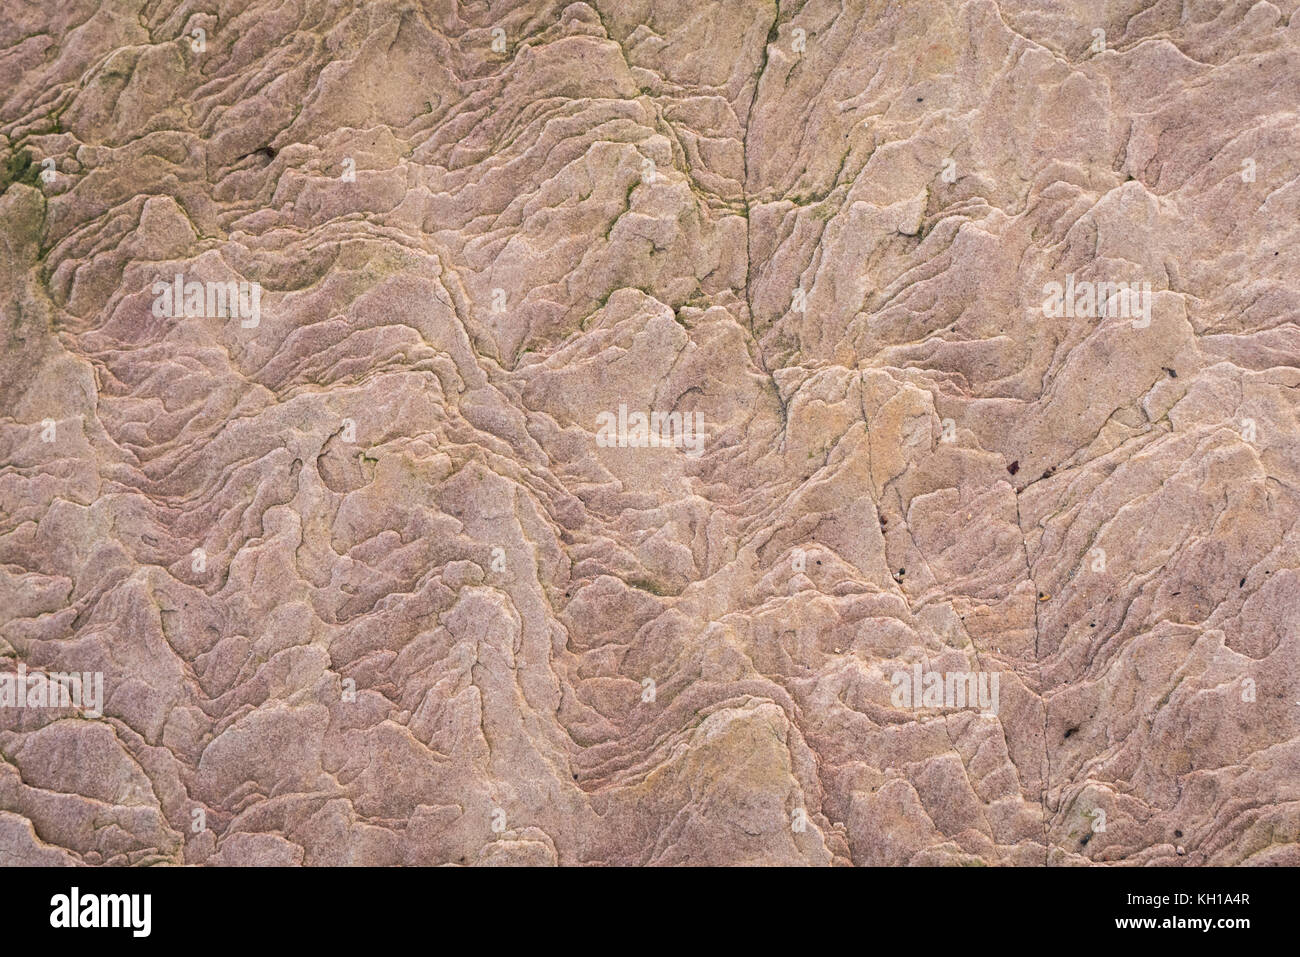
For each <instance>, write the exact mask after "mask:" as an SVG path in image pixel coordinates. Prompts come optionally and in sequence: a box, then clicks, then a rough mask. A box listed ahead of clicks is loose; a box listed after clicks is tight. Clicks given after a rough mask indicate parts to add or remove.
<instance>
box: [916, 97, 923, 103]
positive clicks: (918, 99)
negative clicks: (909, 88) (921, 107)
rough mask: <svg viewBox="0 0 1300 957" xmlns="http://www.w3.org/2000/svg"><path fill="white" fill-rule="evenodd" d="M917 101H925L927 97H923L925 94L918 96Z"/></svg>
mask: <svg viewBox="0 0 1300 957" xmlns="http://www.w3.org/2000/svg"><path fill="white" fill-rule="evenodd" d="M916 102H918V103H924V102H925V97H923V96H918V97H917V98H916Z"/></svg>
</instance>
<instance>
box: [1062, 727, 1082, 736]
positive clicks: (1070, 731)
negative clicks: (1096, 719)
mask: <svg viewBox="0 0 1300 957" xmlns="http://www.w3.org/2000/svg"><path fill="white" fill-rule="evenodd" d="M1078 730H1079V729H1078V728H1070V729H1069V730H1068V731H1066V732H1065V736H1066V737H1067V738H1068V737H1069V736H1070V735H1072V734H1074V732H1076V731H1078Z"/></svg>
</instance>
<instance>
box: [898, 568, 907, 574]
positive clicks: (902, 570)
mask: <svg viewBox="0 0 1300 957" xmlns="http://www.w3.org/2000/svg"><path fill="white" fill-rule="evenodd" d="M898 574H900V575H906V574H907V569H906V568H900V569H899V570H898Z"/></svg>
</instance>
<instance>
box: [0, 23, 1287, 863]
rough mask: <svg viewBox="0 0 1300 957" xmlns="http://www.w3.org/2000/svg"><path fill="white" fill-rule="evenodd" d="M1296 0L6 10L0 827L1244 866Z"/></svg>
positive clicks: (1253, 767)
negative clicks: (650, 426)
mask: <svg viewBox="0 0 1300 957" xmlns="http://www.w3.org/2000/svg"><path fill="white" fill-rule="evenodd" d="M1297 6H1298V4H1297V0H1275V2H1273V3H1270V2H1266V0H1261V2H1258V3H1253V4H1252V3H1250V2H1226V3H1222V2H1214V3H1211V2H1199V0H1155V2H1153V3H1139V2H1136V0H1134V2H1123V0H1114V2H1109V3H1092V2H1087V3H1085V2H1082V0H1058V2H1047V3H1043V2H1041V0H1033V2H1030V0H998V2H993V0H969V2H964V3H963V2H940V0H891V2H884V0H871V2H863V0H857V2H843V3H841V2H839V0H817V2H808V3H795V2H783V3H781V4H780V5H779V9H778V7H777V5H775V4H773V3H763V2H756V0H724V2H716V3H714V2H708V3H701V2H699V0H680V2H677V0H652V2H651V0H640V2H637V0H588V2H585V3H584V2H575V3H564V2H556V3H546V2H543V0H520V2H514V3H497V2H494V3H490V4H489V3H485V2H477V3H451V2H446V3H435V2H419V0H366V2H364V3H363V2H360V0H352V2H345V0H221V2H211V3H206V4H201V3H190V2H183V3H179V2H174V0H148V2H142V0H67V2H60V3H35V2H31V0H8V2H5V3H4V4H3V5H2V6H0V49H2V50H3V53H0V90H2V91H3V92H2V93H0V97H2V98H3V105H2V107H0V158H2V159H0V164H2V165H0V175H2V176H3V180H2V181H0V186H3V190H4V191H3V194H2V195H0V248H2V252H0V312H2V319H3V323H2V324H3V329H2V330H0V331H2V334H3V340H4V348H3V352H2V353H0V657H2V658H3V662H2V663H0V670H3V671H4V672H5V673H6V676H7V677H6V679H5V680H6V682H7V685H5V687H9V688H10V689H11V690H12V689H14V688H17V689H18V692H17V694H16V696H15V695H11V696H10V698H9V699H0V703H3V704H4V706H3V707H0V862H4V863H24V862H27V863H50V864H61V863H86V864H125V863H133V864H143V863H160V862H161V863H175V864H180V863H201V864H271V863H290V864H294V863H297V864H312V865H317V864H352V863H380V864H392V863H403V864H435V863H464V864H556V863H558V864H684V863H690V864H703V863H725V864H758V863H761V864H796V863H806V864H850V863H851V864H890V865H899V864H935V863H939V864H1034V865H1044V864H1047V865H1060V864H1087V863H1125V864H1152V863H1154V864H1179V865H1199V864H1242V863H1246V864H1298V863H1300V845H1298V843H1297V842H1298V841H1300V656H1298V652H1300V570H1298V569H1300V526H1298V525H1297V518H1298V517H1300V441H1297V430H1298V429H1300V421H1298V417H1300V368H1298V366H1300V329H1298V328H1297V319H1300V283H1298V282H1297V278H1296V277H1297V275H1300V114H1298V113H1297V110H1298V109H1300V106H1298V104H1300V66H1298V64H1300V15H1298V14H1297ZM1095 31H1101V33H1097V32H1095ZM47 159H52V160H53V164H52V168H51V164H48V163H43V161H44V160H47ZM178 274H179V275H181V276H182V280H181V292H182V293H183V296H182V297H181V299H182V300H183V301H179V302H175V303H173V301H172V300H173V298H174V297H173V296H172V290H173V289H174V288H175V287H174V286H173V285H172V283H173V280H174V277H175V276H177V275H178ZM195 282H197V283H199V284H200V285H198V286H196V287H195V288H196V289H198V295H197V297H196V301H197V305H195V306H194V307H193V308H191V309H190V311H189V314H187V313H186V309H185V306H186V305H189V299H190V294H189V291H188V290H189V284H191V283H195ZM226 282H233V283H243V284H244V285H243V286H241V287H229V288H230V291H232V292H234V291H236V290H237V289H238V290H242V291H246V293H247V295H246V297H245V298H244V299H240V298H239V297H238V296H236V297H234V298H233V299H232V300H230V301H228V302H227V303H226V308H225V309H224V310H222V309H217V310H215V311H214V310H209V309H207V305H208V303H207V300H206V299H204V296H205V295H206V296H208V297H210V296H211V295H212V288H213V285H211V284H217V283H226ZM1121 282H1122V283H1126V284H1127V283H1134V284H1136V285H1135V286H1134V289H1133V292H1134V295H1132V296H1131V297H1128V298H1129V300H1130V301H1129V302H1128V305H1132V306H1133V309H1132V310H1131V311H1130V312H1124V311H1122V305H1123V299H1122V298H1121V299H1115V298H1114V297H1112V298H1111V300H1108V301H1111V302H1112V303H1113V305H1114V308H1112V309H1110V310H1109V311H1104V310H1103V311H1101V313H1102V314H1098V313H1099V310H1097V309H1095V308H1094V306H1093V305H1092V302H1091V287H1089V299H1088V301H1084V300H1083V299H1079V300H1078V301H1077V302H1076V300H1075V298H1074V293H1075V291H1077V290H1080V289H1082V288H1083V287H1084V285H1085V284H1090V283H1121ZM1053 283H1055V284H1057V286H1056V288H1057V289H1058V290H1060V289H1062V288H1066V289H1068V290H1069V291H1068V292H1063V293H1061V295H1060V297H1059V299H1060V300H1064V299H1069V308H1068V309H1065V310H1064V312H1063V314H1059V315H1057V314H1051V313H1052V309H1051V308H1049V306H1050V303H1048V302H1046V301H1047V300H1050V299H1051V298H1052V297H1053V295H1054V293H1053V292H1051V291H1050V290H1051V289H1052V284H1053ZM204 284H208V285H204ZM253 284H256V285H253ZM220 288H221V289H222V290H223V292H224V291H225V290H226V289H227V287H225V286H221V287H220ZM1147 290H1149V292H1146V291H1147ZM257 297H260V299H259V300H258V301H256V302H255V301H254V300H255V299H256V298H257ZM1143 303H1145V306H1144V305H1143ZM1144 309H1145V310H1146V311H1145V312H1144V311H1143V310H1144ZM1056 312H1058V313H1061V312H1062V310H1060V309H1058V310H1056ZM194 313H198V314H197V315H195V314H194ZM620 411H621V415H620ZM674 412H675V413H678V414H679V418H677V419H675V420H667V419H666V418H665V417H667V416H668V415H669V414H670V413H674ZM638 413H643V414H645V415H647V416H648V415H650V414H652V413H658V414H659V416H658V417H657V418H656V419H655V422H656V424H661V423H662V422H664V421H669V422H674V423H681V424H682V427H681V430H680V431H678V432H675V433H672V434H671V436H669V433H667V432H665V433H664V434H665V435H666V436H669V437H671V438H673V439H675V440H679V441H677V443H676V444H675V445H670V447H655V446H654V445H651V444H649V443H648V442H647V441H642V442H639V443H638V438H639V433H638V431H637V422H638V415H637V414H638ZM682 414H684V415H685V418H681V417H680V416H681V415H682ZM620 420H621V423H622V424H625V426H626V427H625V430H624V431H623V432H622V433H619V432H618V429H619V426H620ZM611 422H613V423H614V424H613V425H611ZM666 427H668V426H666ZM692 428H694V430H695V431H692V430H691V429H692ZM611 435H613V441H611ZM620 435H621V436H622V438H625V439H626V440H627V441H625V442H623V441H619V436H620ZM656 435H658V433H656ZM692 442H693V443H695V444H691V443H692ZM638 444H639V445H640V447H637V446H638ZM20 668H21V669H23V670H24V672H25V674H26V675H27V677H26V678H25V679H23V683H19V679H18V677H17V675H18V673H19V672H18V669H20ZM51 672H58V673H71V672H76V673H79V674H83V675H88V676H89V675H94V674H102V682H103V685H102V688H103V693H102V706H101V707H100V708H95V707H93V706H92V705H89V704H87V701H86V699H88V698H89V691H88V689H89V687H90V686H91V685H93V681H91V680H88V681H87V682H86V689H83V690H85V693H84V694H83V696H82V700H81V703H80V705H78V703H77V702H76V701H70V702H69V703H66V704H65V703H60V706H57V707H52V706H50V705H49V704H48V703H47V704H46V705H45V706H44V707H42V706H41V703H42V702H41V701H40V700H35V701H34V700H33V699H32V697H31V695H30V685H29V684H27V683H29V682H35V683H39V682H37V681H36V679H34V678H32V677H31V675H32V674H33V673H35V674H38V675H41V676H43V675H46V674H48V673H51ZM936 674H937V675H938V679H937V680H938V681H939V682H946V685H945V686H944V687H940V688H939V690H938V692H937V696H936V697H934V698H932V697H931V696H930V694H929V692H930V690H931V689H932V688H934V687H936V686H935V685H934V682H933V681H932V676H934V675H936ZM954 675H955V676H958V681H957V682H956V684H955V685H954V682H953V681H952V677H953V676H954ZM944 676H947V678H946V679H945V677H944ZM967 678H969V679H970V680H969V682H967ZM42 680H44V679H42ZM990 686H991V688H990ZM954 687H956V688H957V689H958V690H960V691H962V693H963V697H962V699H961V700H958V699H957V698H956V697H955V696H954V695H953V694H951V693H949V692H952V691H953V690H954ZM25 688H26V689H27V690H28V692H29V693H28V695H27V697H26V698H24V697H23V695H22V691H23V690H24V689H25ZM977 688H978V689H979V691H981V692H982V691H985V690H991V691H992V692H993V694H992V695H991V696H990V697H981V696H979V695H978V694H975V695H973V697H974V699H975V700H966V699H965V691H966V690H968V689H969V690H971V691H972V692H974V691H975V690H976V689H977ZM916 691H919V692H922V694H921V695H920V696H914V695H913V692H916ZM0 693H3V687H0ZM914 697H919V698H920V700H912V699H913V698H914ZM97 711H102V714H97V713H96V712H97Z"/></svg>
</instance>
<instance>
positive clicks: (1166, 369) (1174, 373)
mask: <svg viewBox="0 0 1300 957" xmlns="http://www.w3.org/2000/svg"><path fill="white" fill-rule="evenodd" d="M1160 368H1162V369H1164V370H1165V371H1166V372H1168V373H1169V374H1170V375H1171V376H1172V377H1173V378H1175V379H1177V378H1178V373H1177V372H1175V371H1174V370H1173V369H1171V368H1169V366H1161V367H1160Z"/></svg>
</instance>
